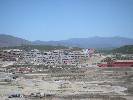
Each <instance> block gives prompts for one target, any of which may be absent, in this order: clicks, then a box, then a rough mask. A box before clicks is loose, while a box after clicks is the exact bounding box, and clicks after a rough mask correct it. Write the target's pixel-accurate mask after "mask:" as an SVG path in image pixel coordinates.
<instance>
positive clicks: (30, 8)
mask: <svg viewBox="0 0 133 100" xmlns="http://www.w3.org/2000/svg"><path fill="white" fill-rule="evenodd" d="M0 33H6V34H10V35H14V36H18V37H22V38H25V39H28V40H46V41H47V40H63V39H68V38H80V37H81V38H82V37H91V36H106V37H109V36H125V37H132V38H133V0H0Z"/></svg>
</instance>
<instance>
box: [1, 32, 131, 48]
mask: <svg viewBox="0 0 133 100" xmlns="http://www.w3.org/2000/svg"><path fill="white" fill-rule="evenodd" d="M21 45H52V46H69V47H80V48H117V47H121V46H124V45H133V39H130V38H124V37H98V36H95V37H89V38H72V39H68V40H60V41H40V40H37V41H28V40H25V39H22V38H18V37H14V36H11V35H5V34H0V47H7V46H21Z"/></svg>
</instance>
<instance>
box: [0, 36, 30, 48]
mask: <svg viewBox="0 0 133 100" xmlns="http://www.w3.org/2000/svg"><path fill="white" fill-rule="evenodd" d="M26 44H31V42H30V41H28V40H25V39H22V38H18V37H14V36H11V35H5V34H0V47H8V46H20V45H26Z"/></svg>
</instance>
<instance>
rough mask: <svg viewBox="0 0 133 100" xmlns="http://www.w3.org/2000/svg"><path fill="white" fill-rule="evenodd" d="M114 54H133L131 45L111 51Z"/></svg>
mask: <svg viewBox="0 0 133 100" xmlns="http://www.w3.org/2000/svg"><path fill="white" fill-rule="evenodd" d="M113 52H114V53H123V54H133V45H126V46H122V47H120V48H116V49H114V50H113Z"/></svg>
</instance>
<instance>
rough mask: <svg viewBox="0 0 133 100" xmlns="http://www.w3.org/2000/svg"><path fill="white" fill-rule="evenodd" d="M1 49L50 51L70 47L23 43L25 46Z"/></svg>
mask: <svg viewBox="0 0 133 100" xmlns="http://www.w3.org/2000/svg"><path fill="white" fill-rule="evenodd" d="M0 49H21V50H25V51H29V50H32V49H38V50H40V51H44V50H46V51H49V50H57V49H69V48H68V47H65V46H50V45H23V46H12V47H1V48H0ZM71 50H81V48H77V47H73V48H72V49H71Z"/></svg>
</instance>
